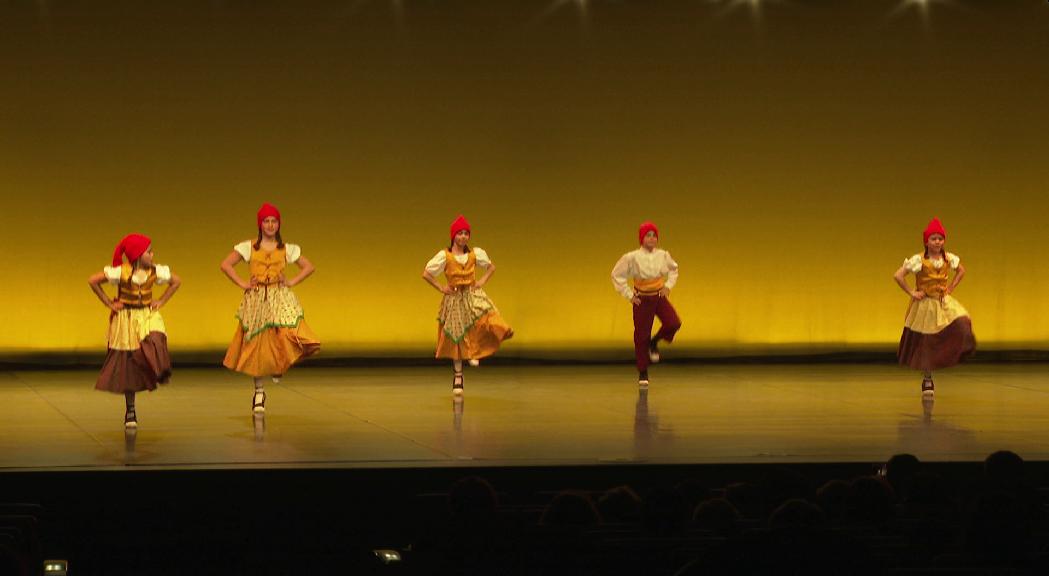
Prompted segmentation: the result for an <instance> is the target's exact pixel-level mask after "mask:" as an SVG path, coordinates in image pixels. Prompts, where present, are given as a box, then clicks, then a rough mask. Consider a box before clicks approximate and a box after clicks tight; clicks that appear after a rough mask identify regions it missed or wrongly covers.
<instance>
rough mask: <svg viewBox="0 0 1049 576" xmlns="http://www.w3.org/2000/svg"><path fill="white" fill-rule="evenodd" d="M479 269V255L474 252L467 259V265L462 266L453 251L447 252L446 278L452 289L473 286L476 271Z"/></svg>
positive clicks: (445, 263)
mask: <svg viewBox="0 0 1049 576" xmlns="http://www.w3.org/2000/svg"><path fill="white" fill-rule="evenodd" d="M476 269H477V255H476V254H474V252H473V250H471V251H470V253H469V255H467V257H466V264H460V263H459V261H458V260H456V259H455V254H453V253H452V251H451V250H445V262H444V277H445V278H447V279H448V285H449V286H451V287H452V288H462V287H464V286H473V283H474V270H476Z"/></svg>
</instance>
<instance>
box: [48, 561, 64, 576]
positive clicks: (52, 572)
mask: <svg viewBox="0 0 1049 576" xmlns="http://www.w3.org/2000/svg"><path fill="white" fill-rule="evenodd" d="M67 574H69V561H68V560H44V575H45V576H66V575H67Z"/></svg>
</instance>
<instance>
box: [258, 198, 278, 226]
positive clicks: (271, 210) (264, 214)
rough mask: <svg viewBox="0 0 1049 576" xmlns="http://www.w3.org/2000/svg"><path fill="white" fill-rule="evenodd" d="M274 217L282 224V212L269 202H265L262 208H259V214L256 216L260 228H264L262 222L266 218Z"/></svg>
mask: <svg viewBox="0 0 1049 576" xmlns="http://www.w3.org/2000/svg"><path fill="white" fill-rule="evenodd" d="M270 216H273V217H274V218H276V219H277V223H278V224H279V223H280V210H277V207H276V206H274V205H273V204H270V203H269V202H263V204H262V207H261V208H259V212H258V214H256V215H255V220H256V221H257V222H258V225H259V228H262V221H263V220H265V219H266V218H269V217H270Z"/></svg>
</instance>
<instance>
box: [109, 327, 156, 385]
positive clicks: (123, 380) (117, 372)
mask: <svg viewBox="0 0 1049 576" xmlns="http://www.w3.org/2000/svg"><path fill="white" fill-rule="evenodd" d="M170 378H171V356H170V355H168V337H167V335H165V334H164V333H163V332H150V333H149V335H147V336H146V338H145V339H144V340H142V341H141V342H140V343H139V347H138V349H137V350H114V349H112V348H110V349H109V351H108V352H107V353H106V361H105V363H104V364H103V365H102V372H101V373H100V374H99V375H98V381H96V382H95V390H103V391H105V392H113V393H116V394H123V393H124V392H142V391H144V390H156V389H157V384H167V383H168V380H169V379H170Z"/></svg>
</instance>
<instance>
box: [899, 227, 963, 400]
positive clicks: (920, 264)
mask: <svg viewBox="0 0 1049 576" xmlns="http://www.w3.org/2000/svg"><path fill="white" fill-rule="evenodd" d="M922 239H923V241H924V243H925V251H924V252H919V253H918V254H915V255H914V256H911V257H910V258H908V259H906V260H904V261H903V266H900V268H899V270H897V271H896V274H894V275H893V278H894V279H895V280H896V283H897V284H899V286H900V288H902V289H903V291H904V292H906V293H907V295H908V296H910V297H911V301H910V305H909V306H908V307H907V315H906V317H905V318H904V322H903V335H902V336H901V337H900V347H899V349H898V350H897V353H896V356H897V358H898V359H899V362H900V365H902V366H910V367H911V368H913V369H915V370H921V371H922V373H923V375H924V377H923V378H922V395H924V396H931V395H933V394H934V390H935V387H934V385H933V382H932V371H933V370H938V369H940V368H947V367H949V366H954V365H955V364H957V363H959V362H961V361H962V360H964V359H965V358H966V357H967V356H969V355H970V354H972V352H973V350H975V349H976V338H975V337H974V336H973V329H972V322H971V320H970V319H969V313H968V312H967V311H966V310H965V308H964V307H962V305H961V304H959V303H958V301H957V300H955V299H954V298H953V297H952V296H951V294H952V293H953V292H954V290H955V289H956V288H957V287H958V284H959V283H960V282H961V281H962V278H964V277H965V266H962V263H961V258H959V257H958V256H957V255H956V254H952V253H950V252H947V251H946V250H945V249H944V242H945V240H946V239H947V231H946V230H944V228H943V224H941V223H940V220H939V219H938V218H933V219H932V220H931V221H930V222H929V225H928V226H926V228H925V232H924V233H923V234H922ZM951 270H954V271H955V272H954V278H953V279H951V278H950V271H951ZM908 273H913V274H914V276H915V282H914V283H915V287H914V289H913V290H912V289H911V287H910V286H908V284H907V280H906V277H907V274H908Z"/></svg>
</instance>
